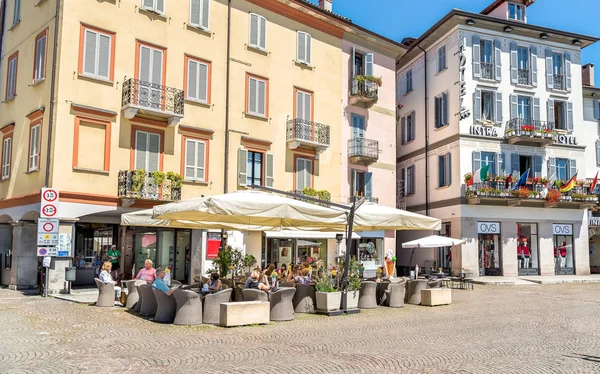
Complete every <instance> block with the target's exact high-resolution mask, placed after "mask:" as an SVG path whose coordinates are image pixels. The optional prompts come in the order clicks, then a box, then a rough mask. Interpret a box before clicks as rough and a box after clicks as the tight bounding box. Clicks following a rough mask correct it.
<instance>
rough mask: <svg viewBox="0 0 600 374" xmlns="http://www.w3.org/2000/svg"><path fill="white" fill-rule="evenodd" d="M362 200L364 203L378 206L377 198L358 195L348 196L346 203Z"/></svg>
mask: <svg viewBox="0 0 600 374" xmlns="http://www.w3.org/2000/svg"><path fill="white" fill-rule="evenodd" d="M362 198H364V199H365V200H366V201H368V202H370V203H375V204H379V198H377V197H373V196H359V195H354V196H350V197H349V198H348V203H353V202H354V200H356V201H358V200H360V199H362Z"/></svg>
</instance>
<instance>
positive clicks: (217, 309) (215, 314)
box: [202, 288, 233, 325]
mask: <svg viewBox="0 0 600 374" xmlns="http://www.w3.org/2000/svg"><path fill="white" fill-rule="evenodd" d="M232 292H233V290H232V289H231V288H229V289H226V290H223V291H219V292H217V293H213V294H210V295H206V297H205V298H204V314H203V315H202V322H203V323H207V324H212V325H218V324H219V323H220V322H221V303H227V302H229V300H230V299H231V294H232Z"/></svg>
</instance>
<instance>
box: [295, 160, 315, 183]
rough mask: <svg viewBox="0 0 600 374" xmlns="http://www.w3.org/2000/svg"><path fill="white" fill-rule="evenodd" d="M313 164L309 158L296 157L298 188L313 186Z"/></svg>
mask: <svg viewBox="0 0 600 374" xmlns="http://www.w3.org/2000/svg"><path fill="white" fill-rule="evenodd" d="M312 174H313V164H312V160H310V159H308V158H301V157H298V158H297V159H296V190H298V191H302V190H304V189H305V188H312Z"/></svg>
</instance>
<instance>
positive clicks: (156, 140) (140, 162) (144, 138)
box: [134, 131, 160, 172]
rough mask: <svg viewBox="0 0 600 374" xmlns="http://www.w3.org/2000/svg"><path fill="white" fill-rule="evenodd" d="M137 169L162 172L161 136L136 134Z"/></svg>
mask: <svg viewBox="0 0 600 374" xmlns="http://www.w3.org/2000/svg"><path fill="white" fill-rule="evenodd" d="M134 164H135V168H136V169H144V170H146V171H148V172H153V171H158V170H160V134H155V133H151V132H146V131H136V132H135V161H134Z"/></svg>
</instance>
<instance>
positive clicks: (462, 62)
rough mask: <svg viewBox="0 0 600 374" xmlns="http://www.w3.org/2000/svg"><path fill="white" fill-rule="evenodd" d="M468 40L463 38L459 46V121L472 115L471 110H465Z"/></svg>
mask: <svg viewBox="0 0 600 374" xmlns="http://www.w3.org/2000/svg"><path fill="white" fill-rule="evenodd" d="M465 49H466V39H465V38H462V39H461V41H460V44H459V46H458V82H457V84H458V97H459V111H458V114H457V115H458V119H459V121H460V120H463V119H465V118H468V117H469V116H470V115H471V112H470V111H469V109H467V108H465V106H464V101H465V96H467V83H466V82H465V70H466V69H467V56H466V55H465Z"/></svg>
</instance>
